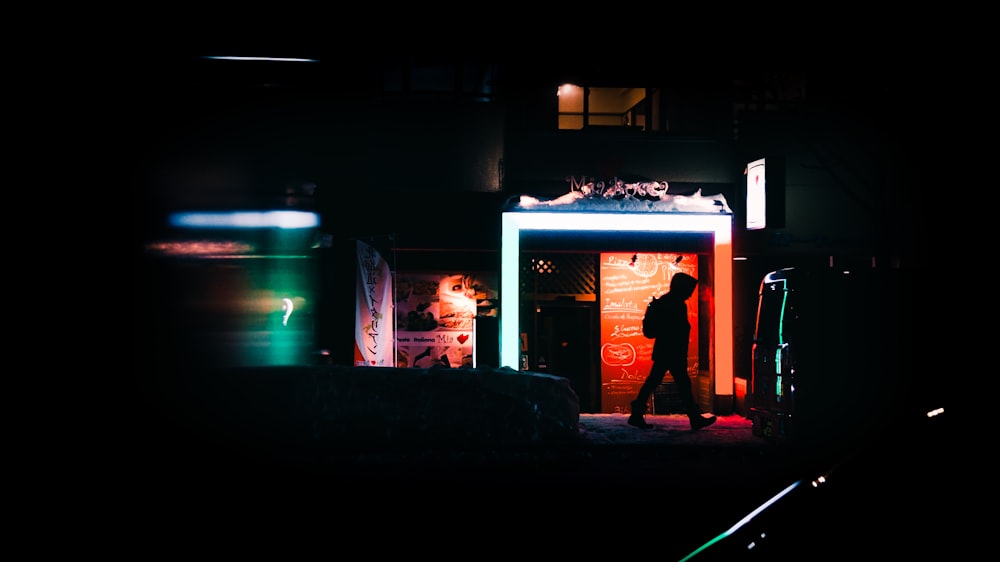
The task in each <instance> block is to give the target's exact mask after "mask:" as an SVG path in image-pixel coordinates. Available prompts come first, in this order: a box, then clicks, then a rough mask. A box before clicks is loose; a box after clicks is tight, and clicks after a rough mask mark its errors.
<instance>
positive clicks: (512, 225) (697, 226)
mask: <svg viewBox="0 0 1000 562" xmlns="http://www.w3.org/2000/svg"><path fill="white" fill-rule="evenodd" d="M500 229H501V230H500V234H501V238H500V364H501V365H502V366H504V367H509V368H511V369H514V370H518V369H519V366H520V357H521V337H520V325H521V321H520V318H519V316H520V310H521V303H520V294H521V293H520V286H519V285H520V279H519V276H520V272H519V268H520V263H519V261H520V259H519V258H520V254H521V232H522V231H525V230H554V231H577V232H590V231H618V232H651V233H653V232H684V233H702V234H712V235H713V241H714V242H713V243H714V252H713V256H712V257H713V259H714V262H713V264H714V269H715V275H714V282H715V284H714V286H713V287H712V291H713V293H714V297H715V318H714V319H713V320H714V326H715V330H714V334H715V341H714V344H713V345H712V349H713V350H714V354H715V357H714V366H715V395H716V396H717V397H718V396H732V394H733V384H734V382H733V369H734V365H733V244H732V239H733V216H732V215H731V214H721V213H720V214H703V213H623V212H617V213H593V212H591V213H582V212H536V211H528V212H525V211H510V212H505V213H502V214H501V222H500Z"/></svg>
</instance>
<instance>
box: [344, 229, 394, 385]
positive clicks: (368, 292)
mask: <svg viewBox="0 0 1000 562" xmlns="http://www.w3.org/2000/svg"><path fill="white" fill-rule="evenodd" d="M357 243H358V301H357V320H356V324H355V326H354V341H355V349H354V355H355V357H354V359H355V364H357V365H367V366H377V367H395V366H396V354H395V353H394V351H393V343H394V341H395V335H394V333H393V326H392V323H393V322H392V321H393V316H394V315H393V302H392V273H391V272H390V270H389V264H387V263H386V261H385V260H384V259H382V256H381V254H379V253H378V250H376V249H375V248H373V247H372V246H371V245H369V244H366V243H364V242H362V241H360V240H358V241H357Z"/></svg>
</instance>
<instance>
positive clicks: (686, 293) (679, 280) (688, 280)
mask: <svg viewBox="0 0 1000 562" xmlns="http://www.w3.org/2000/svg"><path fill="white" fill-rule="evenodd" d="M696 286H698V280H697V279H695V278H694V277H692V276H690V275H688V274H687V273H675V274H674V276H673V277H672V278H671V279H670V292H671V293H677V294H678V295H679V296H682V297H684V298H685V299H686V298H688V297H690V296H691V295H692V294H693V293H694V288H695V287H696Z"/></svg>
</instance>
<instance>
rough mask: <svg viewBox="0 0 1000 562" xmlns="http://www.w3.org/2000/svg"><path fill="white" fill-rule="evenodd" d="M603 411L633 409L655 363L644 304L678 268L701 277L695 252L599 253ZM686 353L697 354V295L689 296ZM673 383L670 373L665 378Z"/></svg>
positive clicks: (666, 285)
mask: <svg viewBox="0 0 1000 562" xmlns="http://www.w3.org/2000/svg"><path fill="white" fill-rule="evenodd" d="M600 259H601V266H600V275H601V288H600V291H601V292H600V294H601V302H600V312H601V411H602V412H604V413H609V414H611V413H629V411H630V410H631V406H630V402H631V401H632V400H633V399H634V398H635V396H636V394H637V393H638V392H639V387H640V386H642V381H643V380H645V378H646V375H648V374H649V369H650V368H651V367H652V365H653V361H652V354H653V340H651V339H648V338H646V337H645V336H643V335H642V317H643V315H644V314H645V312H646V305H647V304H648V303H649V301H651V300H652V299H653V297H658V296H660V295H663V294H665V293H666V292H667V291H668V290H669V289H670V280H671V279H672V278H673V276H674V274H675V273H678V272H684V273H687V274H689V275H692V276H694V277H698V256H697V254H681V253H602V254H601V258H600ZM687 305H688V318H689V321H690V322H691V341H690V342H689V344H688V346H689V347H688V356H689V357H692V358H696V357H698V348H697V345H698V299H697V298H696V297H692V298H690V299H688V301H687ZM663 381H664V382H670V374H669V373H668V374H667V376H666V377H665V378H664V379H663Z"/></svg>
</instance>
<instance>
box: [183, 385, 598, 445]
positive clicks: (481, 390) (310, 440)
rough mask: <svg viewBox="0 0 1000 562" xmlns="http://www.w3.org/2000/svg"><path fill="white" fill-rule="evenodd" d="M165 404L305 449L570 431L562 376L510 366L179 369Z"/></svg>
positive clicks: (219, 440) (250, 437) (555, 437)
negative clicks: (179, 378) (180, 377)
mask: <svg viewBox="0 0 1000 562" xmlns="http://www.w3.org/2000/svg"><path fill="white" fill-rule="evenodd" d="M185 379H186V380H185V382H183V383H182V387H183V388H181V389H180V390H179V392H178V394H177V396H176V398H175V402H176V403H175V404H173V405H172V406H171V407H170V408H169V409H171V410H174V411H175V412H183V414H182V416H181V417H182V418H183V421H182V423H183V424H184V425H186V426H188V427H189V428H190V430H191V431H193V432H195V433H197V434H198V435H200V436H201V437H202V438H206V439H209V440H211V441H212V442H214V443H216V444H222V445H224V446H225V447H227V448H232V447H235V448H237V449H238V450H240V451H243V452H248V451H253V452H264V451H268V452H281V453H282V454H289V453H290V452H295V453H305V454H311V455H314V456H315V455H326V454H343V453H344V452H351V451H355V452H364V451H372V452H376V451H377V452H384V451H387V450H393V451H414V450H417V451H419V450H430V449H456V448H459V449H467V450H474V449H478V448H496V447H498V446H502V447H517V446H533V445H540V444H552V443H566V442H572V441H574V440H575V439H576V438H577V437H578V432H579V417H580V403H579V399H578V397H577V395H576V393H575V392H574V391H573V389H572V388H571V387H570V385H569V381H568V379H565V378H563V377H557V376H552V375H547V374H542V373H533V372H519V371H513V370H510V369H443V368H442V369H415V368H401V369H397V368H390V367H342V366H316V367H310V366H303V367H254V368H238V369H223V370H202V371H198V372H196V373H189V374H186V375H185Z"/></svg>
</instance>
